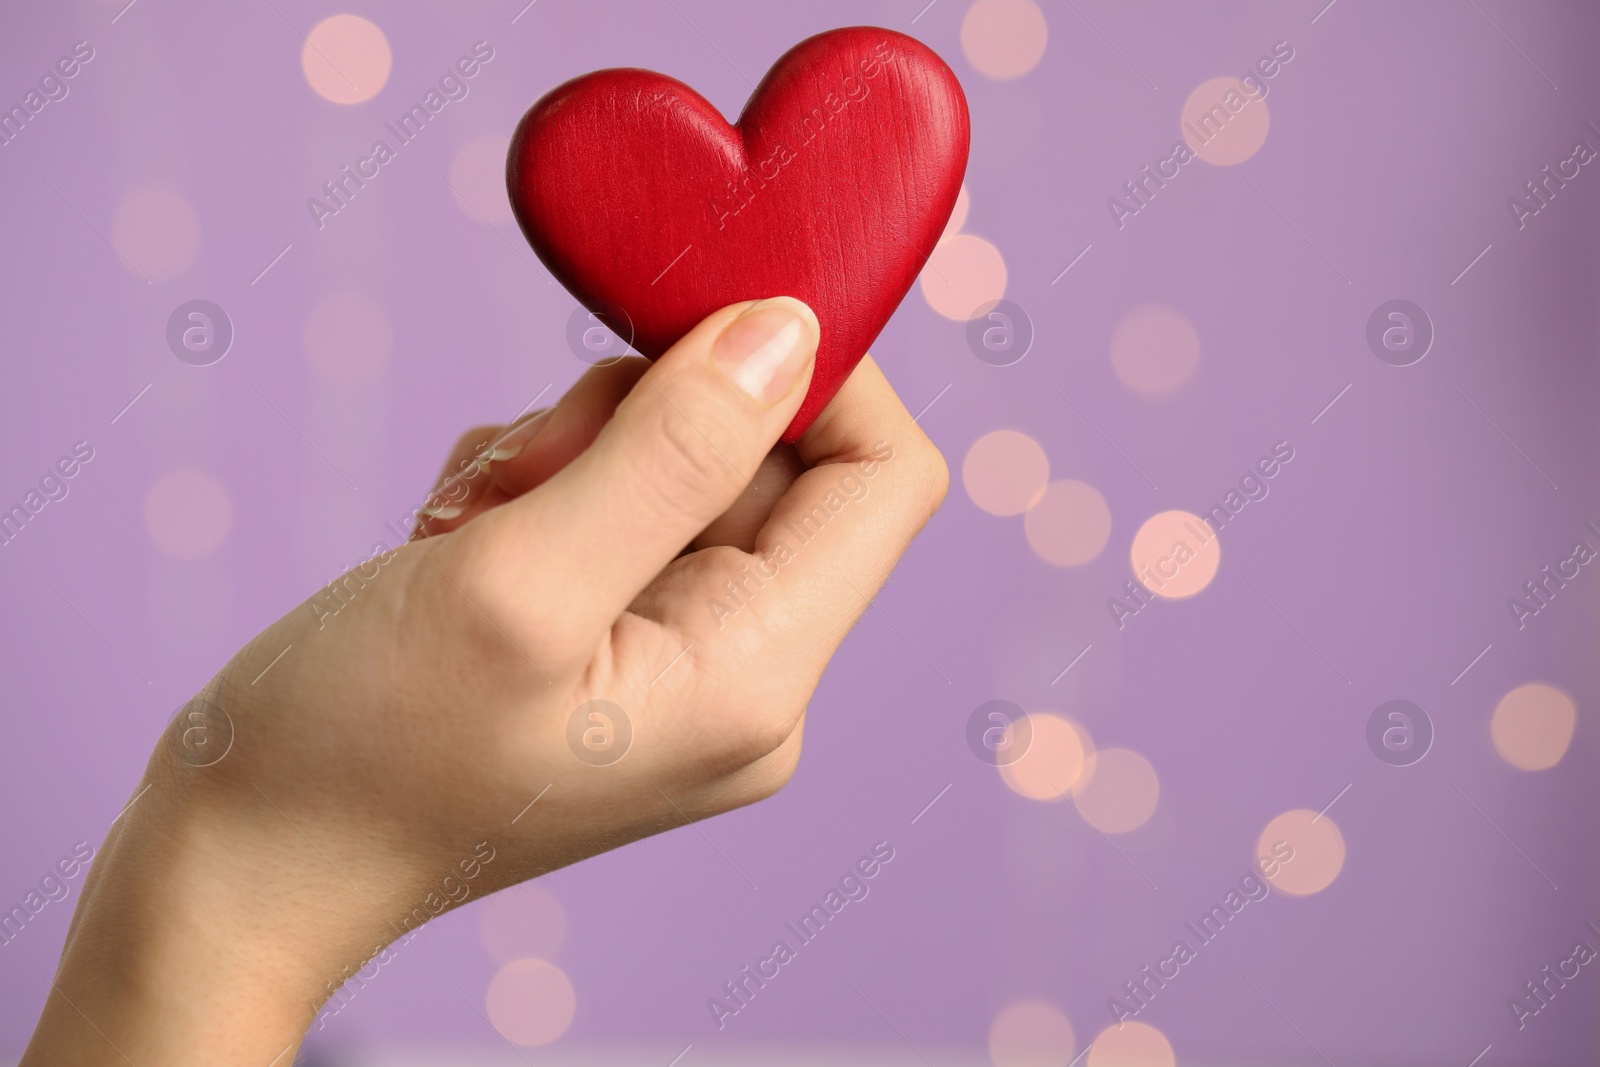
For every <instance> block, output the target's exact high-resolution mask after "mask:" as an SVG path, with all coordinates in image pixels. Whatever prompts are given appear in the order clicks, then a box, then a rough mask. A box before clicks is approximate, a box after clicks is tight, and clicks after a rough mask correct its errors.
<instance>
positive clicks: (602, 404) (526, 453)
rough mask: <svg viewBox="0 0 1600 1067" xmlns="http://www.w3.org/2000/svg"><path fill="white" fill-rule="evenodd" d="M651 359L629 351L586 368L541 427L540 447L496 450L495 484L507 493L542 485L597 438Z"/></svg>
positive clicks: (513, 494) (505, 495) (507, 495)
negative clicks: (507, 452)
mask: <svg viewBox="0 0 1600 1067" xmlns="http://www.w3.org/2000/svg"><path fill="white" fill-rule="evenodd" d="M649 369H650V361H649V360H647V359H644V358H642V357H639V356H630V357H628V358H626V359H622V360H618V361H617V362H615V363H607V364H605V365H604V366H595V367H591V368H589V369H588V370H587V371H585V372H584V374H583V377H581V378H579V379H578V381H577V383H576V384H575V385H573V387H572V388H571V389H569V390H567V394H566V395H565V396H563V397H562V398H561V402H560V403H558V404H557V405H556V406H555V409H554V410H553V411H552V412H551V413H550V416H549V418H548V419H546V420H545V422H544V424H543V425H542V426H541V427H540V428H539V430H538V447H537V448H533V449H525V448H524V449H517V450H516V451H513V452H512V453H511V454H510V455H506V456H501V455H496V456H495V463H494V470H493V471H492V472H491V478H490V484H491V485H492V486H493V487H494V489H495V490H496V491H497V492H498V493H499V494H500V495H501V496H502V497H503V498H504V499H510V498H512V497H518V496H521V495H522V494H523V493H526V492H528V491H529V490H532V489H535V488H537V487H539V486H541V485H543V484H544V483H545V482H546V481H548V480H549V479H550V476H551V475H553V474H555V473H556V472H557V471H559V470H561V469H562V468H563V467H565V466H566V465H567V464H568V463H571V462H572V461H573V460H574V459H575V458H577V456H578V455H579V454H580V453H582V452H583V450H584V449H586V448H588V447H589V446H590V445H591V444H593V443H594V439H595V438H596V437H598V436H600V431H601V429H602V428H604V426H605V424H606V423H608V422H610V421H611V416H612V415H613V414H615V413H616V410H617V405H618V404H620V403H622V398H623V397H625V396H627V395H628V392H629V391H630V390H631V389H632V388H633V387H634V385H636V384H637V383H638V381H639V379H640V378H642V377H644V373H645V371H647V370H649Z"/></svg>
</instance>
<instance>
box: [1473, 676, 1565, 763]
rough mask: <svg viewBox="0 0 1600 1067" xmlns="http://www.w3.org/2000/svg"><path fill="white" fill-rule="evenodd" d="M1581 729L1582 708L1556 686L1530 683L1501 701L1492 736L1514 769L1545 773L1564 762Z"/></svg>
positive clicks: (1495, 715) (1496, 710)
mask: <svg viewBox="0 0 1600 1067" xmlns="http://www.w3.org/2000/svg"><path fill="white" fill-rule="evenodd" d="M1577 726H1578V707H1577V705H1576V704H1574V703H1573V702H1572V698H1571V697H1569V696H1567V694H1565V693H1563V692H1562V691H1561V690H1559V689H1557V688H1556V687H1555V686H1553V685H1545V684H1544V683H1542V682H1529V683H1528V684H1527V685H1519V686H1517V687H1516V688H1515V689H1513V690H1511V692H1509V693H1507V694H1506V695H1505V696H1503V697H1501V698H1500V703H1498V704H1496V705H1495V709H1494V717H1493V718H1492V719H1491V720H1490V722H1489V734H1490V736H1491V737H1493V739H1494V748H1495V751H1496V752H1498V753H1500V756H1501V758H1502V759H1504V760H1505V761H1506V762H1507V763H1509V764H1511V766H1513V767H1516V768H1518V769H1520V770H1524V771H1543V770H1548V769H1550V768H1551V767H1554V766H1555V765H1556V764H1558V763H1560V762H1561V757H1563V756H1565V755H1566V754H1567V747H1568V746H1569V745H1571V744H1572V734H1573V731H1574V730H1575V729H1577Z"/></svg>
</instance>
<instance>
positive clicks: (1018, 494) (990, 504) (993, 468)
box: [961, 430, 1050, 515]
mask: <svg viewBox="0 0 1600 1067" xmlns="http://www.w3.org/2000/svg"><path fill="white" fill-rule="evenodd" d="M1049 483H1050V459H1049V457H1047V456H1046V455H1045V454H1044V449H1043V448H1042V447H1040V445H1039V442H1037V441H1035V440H1034V439H1033V438H1031V437H1029V436H1028V435H1027V434H1025V433H1018V432H1017V431H1016V430H995V431H993V432H992V433H986V434H984V435H983V436H982V437H980V438H978V439H977V440H976V441H974V442H973V443H972V447H971V448H969V449H967V458H966V459H965V460H964V461H963V462H962V464H961V484H962V485H964V486H966V489H967V496H969V497H971V498H972V502H973V503H974V504H976V505H978V507H980V508H982V509H983V510H984V511H987V512H988V513H989V514H991V515H1021V514H1022V513H1023V512H1024V511H1027V510H1028V509H1029V508H1031V507H1033V505H1034V504H1036V503H1038V502H1039V498H1040V497H1041V496H1043V495H1044V490H1045V486H1046V485H1048V484H1049Z"/></svg>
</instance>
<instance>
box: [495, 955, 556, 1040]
mask: <svg viewBox="0 0 1600 1067" xmlns="http://www.w3.org/2000/svg"><path fill="white" fill-rule="evenodd" d="M577 1010H578V996H577V994H576V993H575V992H574V991H573V989H572V983H571V982H570V981H569V980H568V979H567V976H566V973H565V972H564V971H562V970H561V968H560V967H557V966H556V965H555V964H553V963H551V962H549V961H548V960H534V959H523V960H512V961H511V962H510V963H508V964H506V965H505V966H504V967H501V968H500V970H499V972H498V973H496V974H495V976H494V978H493V979H492V980H491V981H490V982H489V991H488V993H487V994H485V996H484V1012H485V1013H486V1014H487V1015H488V1016H489V1021H490V1022H491V1023H493V1024H494V1028H495V1029H496V1030H498V1031H500V1032H501V1033H502V1034H504V1035H505V1037H506V1039H507V1040H509V1041H511V1042H512V1043H514V1044H518V1045H523V1046H526V1047H533V1046H536V1045H548V1044H549V1043H550V1042H552V1041H554V1040H555V1039H556V1038H558V1037H560V1036H561V1035H562V1034H564V1033H566V1032H567V1027H569V1026H571V1025H572V1016H573V1014H574V1013H575V1012H576V1011H577Z"/></svg>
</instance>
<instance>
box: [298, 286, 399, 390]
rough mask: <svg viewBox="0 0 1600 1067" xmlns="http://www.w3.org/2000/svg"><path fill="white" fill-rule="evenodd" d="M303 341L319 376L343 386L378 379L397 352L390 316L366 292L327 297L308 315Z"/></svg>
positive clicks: (308, 356) (344, 293)
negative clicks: (390, 356)
mask: <svg viewBox="0 0 1600 1067" xmlns="http://www.w3.org/2000/svg"><path fill="white" fill-rule="evenodd" d="M302 340H303V342H304V343H305V350H306V358H307V359H309V360H310V361H311V369H312V370H313V371H315V372H316V375H317V377H319V378H321V379H323V380H324V381H329V382H336V383H338V384H341V385H363V384H366V383H368V382H371V381H374V380H376V379H377V378H378V377H379V376H380V375H382V374H383V371H384V369H385V368H386V367H388V365H389V355H390V353H391V352H392V351H393V350H394V330H393V328H392V327H391V326H390V325H389V316H388V313H387V312H385V311H384V309H383V305H382V304H380V303H378V301H376V300H374V299H373V298H372V297H370V296H367V295H365V294H363V293H348V292H337V293H328V294H326V295H324V296H323V297H322V298H321V299H320V300H318V301H317V302H316V304H315V305H313V306H312V308H311V313H310V314H309V315H307V316H306V323H305V330H304V332H303V334H302Z"/></svg>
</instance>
